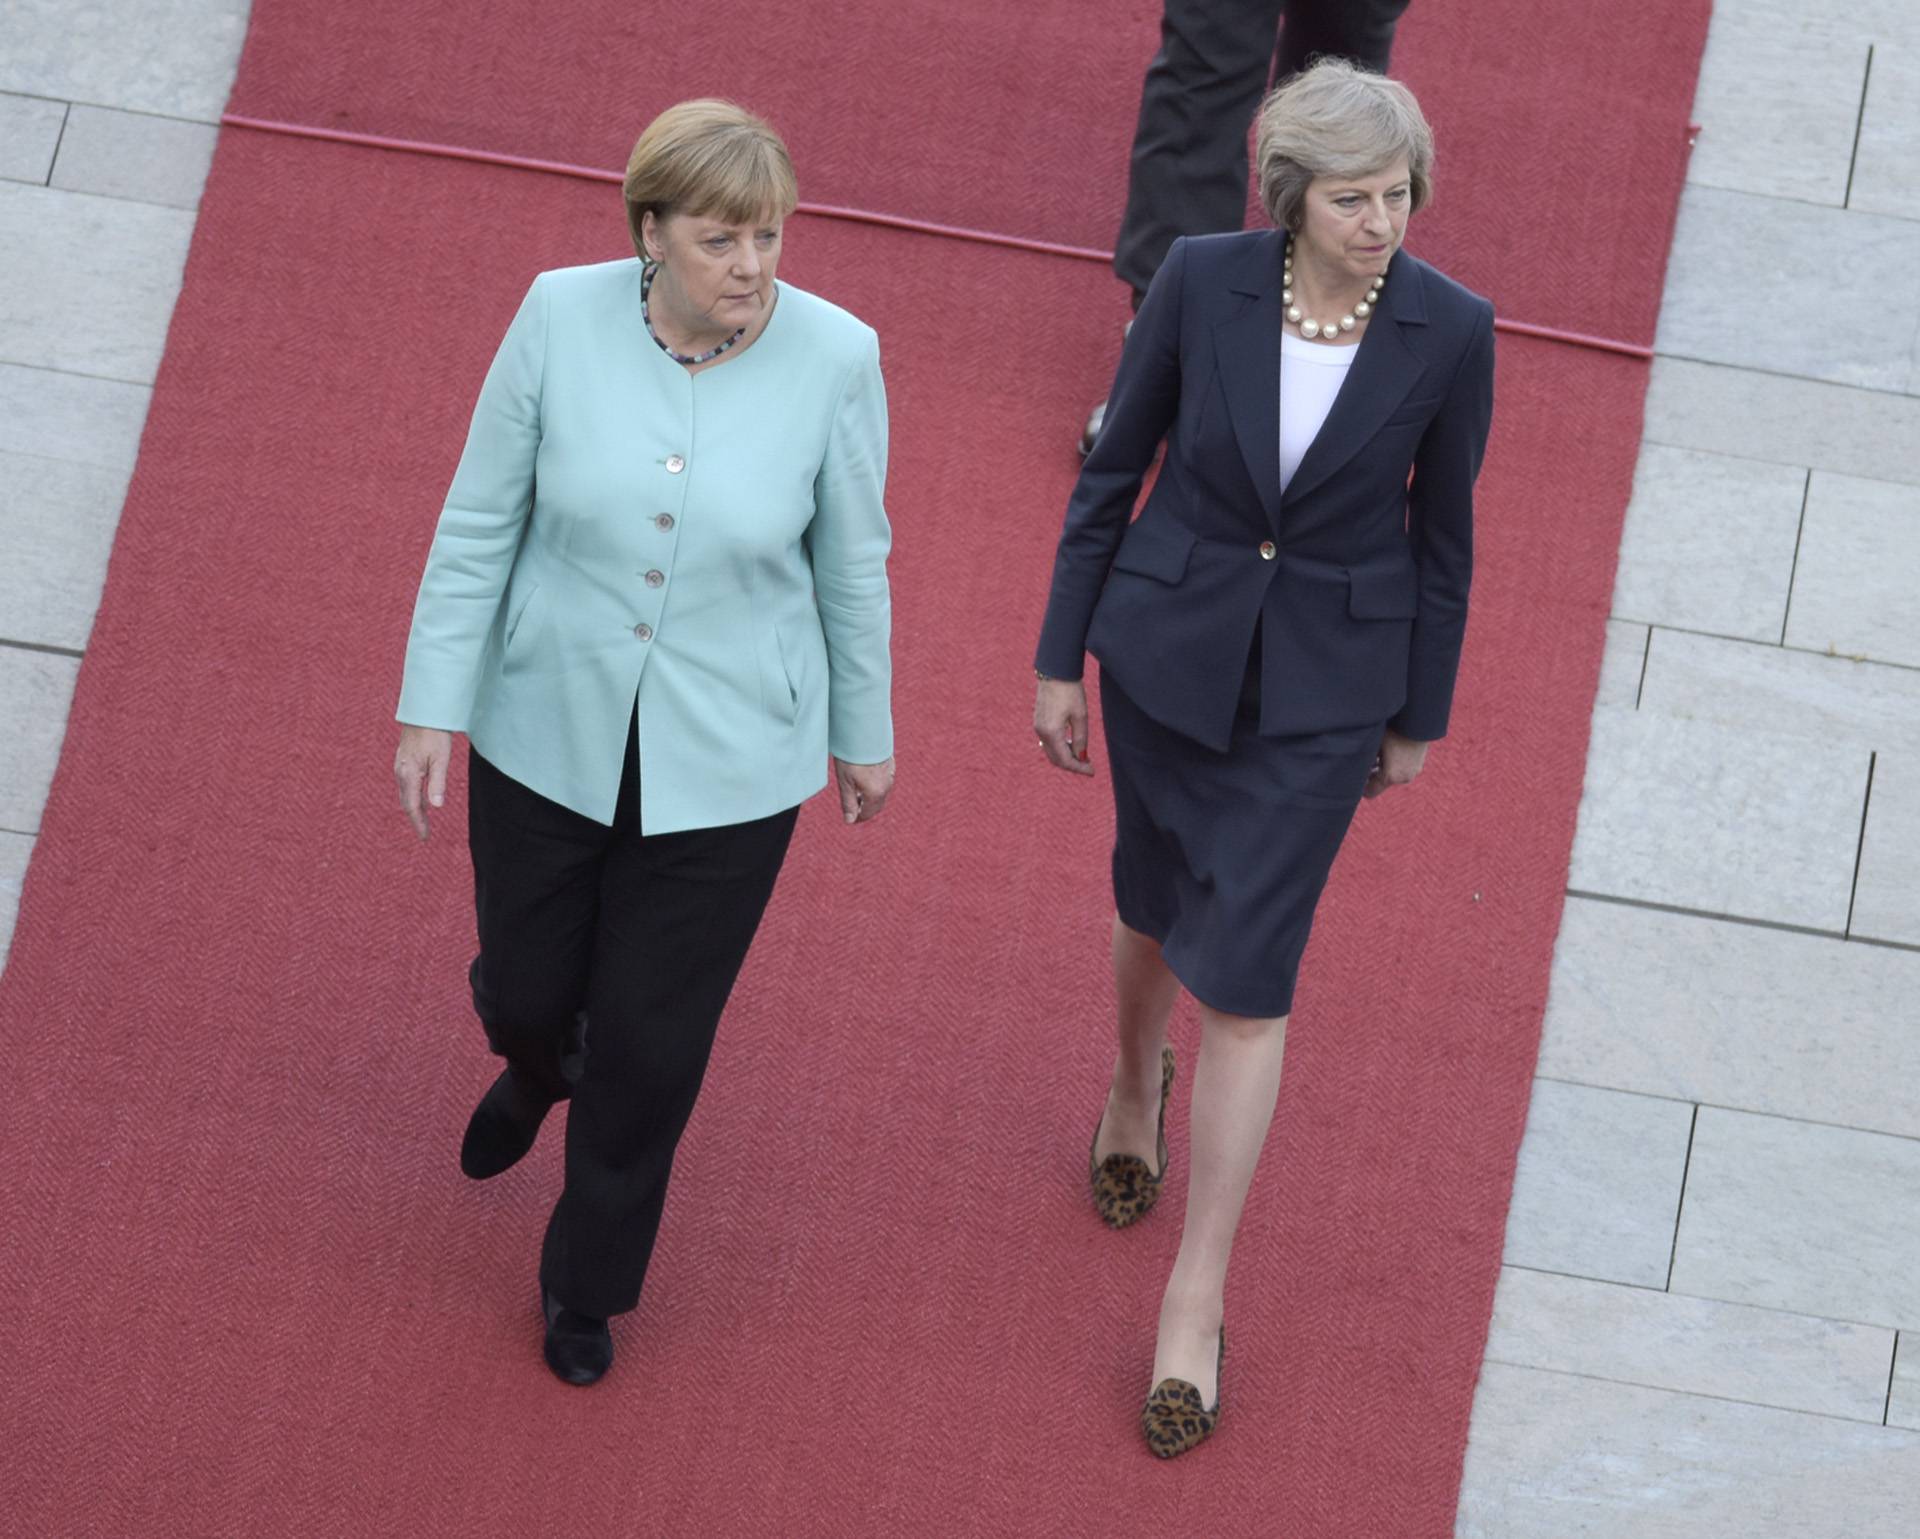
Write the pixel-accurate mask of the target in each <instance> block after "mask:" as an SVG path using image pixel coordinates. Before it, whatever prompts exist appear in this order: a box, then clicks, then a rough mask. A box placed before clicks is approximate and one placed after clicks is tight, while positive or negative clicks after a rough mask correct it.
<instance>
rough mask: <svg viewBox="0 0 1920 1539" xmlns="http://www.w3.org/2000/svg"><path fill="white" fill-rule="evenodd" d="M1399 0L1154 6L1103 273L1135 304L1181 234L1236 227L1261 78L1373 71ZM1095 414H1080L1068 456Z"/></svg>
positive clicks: (1389, 48) (1199, 0)
mask: <svg viewBox="0 0 1920 1539" xmlns="http://www.w3.org/2000/svg"><path fill="white" fill-rule="evenodd" d="M1407 3H1408V0H1164V3H1163V6H1162V10H1161V19H1160V51H1159V52H1158V53H1157V54H1155V55H1154V56H1153V62H1152V63H1151V64H1150V65H1148V66H1147V78H1146V83H1145V84H1144V86H1143V87H1142V88H1141V92H1140V119H1139V123H1138V125H1137V126H1136V127H1135V129H1134V134H1133V158H1132V161H1131V163H1130V165H1129V169H1128V176H1127V211H1126V214H1125V216H1124V217H1123V218H1122V219H1121V221H1120V238H1119V240H1118V242H1117V243H1116V244H1115V247H1114V253H1113V270H1114V272H1115V273H1116V274H1117V275H1118V276H1119V278H1120V281H1121V282H1122V283H1124V284H1126V285H1127V287H1128V288H1129V289H1130V290H1131V291H1132V295H1133V308H1134V309H1135V310H1138V309H1139V308H1140V301H1141V300H1142V298H1144V297H1145V295H1146V292H1147V287H1148V285H1149V284H1151V283H1152V282H1153V275H1154V274H1155V273H1156V272H1158V271H1159V270H1160V264H1161V262H1162V261H1164V260H1165V259H1166V255H1167V248H1168V247H1169V246H1171V245H1172V244H1173V243H1174V241H1176V240H1177V239H1179V237H1181V236H1182V235H1220V234H1224V233H1227V232H1229V231H1233V230H1237V229H1239V228H1240V226H1241V223H1242V221H1243V220H1244V219H1245V218H1246V212H1247V125H1248V124H1249V123H1250V122H1251V121H1252V120H1253V112H1254V109H1255V108H1256V107H1258V106H1259V105H1260V98H1261V97H1262V96H1263V95H1265V94H1266V91H1267V87H1268V84H1269V82H1271V83H1273V84H1275V85H1284V84H1285V83H1286V82H1287V81H1289V80H1291V79H1292V78H1293V77H1294V76H1295V75H1297V74H1298V73H1299V72H1300V71H1301V70H1303V69H1305V68H1306V67H1307V65H1308V64H1309V63H1311V62H1312V61H1313V60H1315V59H1321V58H1332V59H1346V60H1347V61H1349V62H1350V63H1353V64H1357V65H1359V66H1360V67H1361V68H1362V69H1368V70H1372V71H1373V72H1374V73H1375V74H1377V75H1384V74H1386V72H1387V67H1388V65H1389V63H1390V62H1391V61H1392V57H1393V34H1394V29H1395V27H1397V26H1398V25H1399V22H1400V16H1401V13H1402V12H1404V11H1405V10H1406V8H1407ZM1105 412H1106V402H1104V401H1102V402H1101V403H1100V404H1099V405H1098V406H1095V407H1094V409H1093V410H1092V411H1091V412H1090V413H1088V415H1087V421H1086V426H1085V427H1084V428H1083V429H1082V430H1081V433H1080V452H1081V453H1082V454H1085V453H1086V452H1087V451H1088V450H1089V449H1090V448H1092V447H1093V440H1094V439H1095V437H1097V436H1098V434H1099V432H1100V423H1101V420H1102V418H1103V417H1104V415H1105Z"/></svg>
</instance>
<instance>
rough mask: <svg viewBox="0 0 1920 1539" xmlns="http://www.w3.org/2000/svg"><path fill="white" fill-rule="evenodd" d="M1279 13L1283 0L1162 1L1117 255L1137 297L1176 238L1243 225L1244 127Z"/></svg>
mask: <svg viewBox="0 0 1920 1539" xmlns="http://www.w3.org/2000/svg"><path fill="white" fill-rule="evenodd" d="M1279 19H1280V0H1166V3H1165V6H1164V8H1163V11H1162V15H1161V21H1160V51H1159V52H1158V53H1157V54H1155V55H1154V57H1153V63H1151V64H1150V65H1148V66H1147V80H1146V85H1145V86H1144V87H1143V88H1142V90H1141V92H1140V120H1139V124H1138V126H1137V127H1136V128H1135V129H1134V135H1133V160H1132V169H1131V172H1130V174H1129V176H1128V181H1127V212H1126V217H1125V218H1124V219H1122V220H1121V222H1120V237H1119V240H1118V241H1117V242H1116V243H1115V248H1114V254H1113V270H1114V271H1115V272H1116V273H1118V274H1119V276H1120V280H1121V281H1122V282H1123V283H1127V284H1130V285H1132V287H1133V291H1134V293H1135V294H1136V295H1138V294H1144V293H1145V292H1146V291H1147V285H1148V284H1149V283H1151V282H1152V281H1153V275H1154V274H1155V273H1156V272H1158V271H1159V269H1160V263H1161V261H1162V260H1163V259H1164V258H1165V257H1166V254H1167V248H1168V247H1169V246H1171V245H1172V244H1173V242H1174V238H1175V237H1176V236H1180V235H1208V234H1218V233H1220V232H1223V231H1227V230H1237V229H1239V228H1240V226H1241V223H1242V221H1243V219H1244V218H1245V215H1246V209H1247V125H1248V124H1249V123H1250V122H1252V120H1253V110H1254V108H1255V107H1257V106H1258V105H1259V103H1260V98H1261V96H1262V95H1263V94H1264V93H1265V91H1266V89H1267V78H1268V75H1269V74H1270V72H1271V71H1272V68H1273V51H1274V34H1275V31H1276V30H1277V28H1278V26H1279Z"/></svg>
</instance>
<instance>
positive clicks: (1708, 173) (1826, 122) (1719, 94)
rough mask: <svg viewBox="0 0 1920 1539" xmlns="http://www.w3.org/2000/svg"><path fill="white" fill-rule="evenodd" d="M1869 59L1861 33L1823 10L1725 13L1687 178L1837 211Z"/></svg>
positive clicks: (1711, 41)
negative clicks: (1752, 14) (1734, 15)
mask: <svg viewBox="0 0 1920 1539" xmlns="http://www.w3.org/2000/svg"><path fill="white" fill-rule="evenodd" d="M1743 23H1744V24H1743ZM1866 60H1867V44H1866V41H1865V39H1864V38H1862V37H1861V36H1860V35H1859V33H1858V32H1857V30H1856V29H1855V28H1854V27H1852V26H1850V25H1849V24H1848V22H1847V20H1846V19H1845V18H1842V17H1837V16H1830V15H1827V14H1825V13H1823V12H1822V11H1820V10H1819V9H1818V8H1815V7H1803V8H1802V9H1800V10H1798V11H1795V12H1792V13H1785V12H1783V13H1778V14H1774V15H1769V16H1766V17H1764V18H1760V17H1747V18H1736V19H1731V20H1730V19H1728V18H1723V17H1722V16H1721V15H1719V14H1716V15H1715V18H1714V24H1713V26H1712V27H1711V28H1710V29H1709V31H1708V33H1707V51H1706V54H1705V56H1704V57H1703V58H1702V59H1701V61H1700V83H1699V86H1698V88H1697V89H1696V91H1695V93H1694V99H1693V117H1694V121H1695V122H1697V123H1699V124H1700V125H1701V128H1702V130H1703V131H1702V133H1701V135H1700V139H1699V142H1698V143H1697V144H1695V145H1694V148H1693V155H1692V158H1691V159H1690V161H1689V162H1688V166H1687V180H1688V181H1689V182H1694V183H1698V184H1699V185H1701V186H1706V187H1722V188H1730V189H1734V190H1737V191H1740V192H1754V193H1765V194H1771V195H1772V196H1775V197H1785V198H1803V199H1806V200H1808V201H1810V202H1814V203H1828V204H1831V205H1833V206H1834V207H1835V208H1838V207H1839V206H1840V203H1841V200H1842V199H1843V198H1844V197H1845V195H1846V189H1847V167H1848V164H1849V162H1850V161H1851V159H1852V156H1853V129H1854V120H1855V118H1856V116H1857V112H1858V106H1859V101H1860V83H1861V79H1862V75H1863V72H1864V69H1865V66H1866Z"/></svg>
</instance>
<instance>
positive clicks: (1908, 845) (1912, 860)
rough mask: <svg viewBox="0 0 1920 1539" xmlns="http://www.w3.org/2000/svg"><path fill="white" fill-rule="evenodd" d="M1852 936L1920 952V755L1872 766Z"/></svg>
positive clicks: (1910, 1016)
mask: <svg viewBox="0 0 1920 1539" xmlns="http://www.w3.org/2000/svg"><path fill="white" fill-rule="evenodd" d="M1852 933H1853V934H1855V935H1858V936H1862V937H1865V938H1869V939H1873V940H1883V941H1896V942H1899V943H1900V944H1902V945H1907V946H1920V753H1916V752H1911V751H1908V752H1903V753H1886V754H1881V755H1880V756H1879V758H1878V759H1877V760H1875V762H1874V766H1873V791H1872V794H1871V796H1870V797H1869V799H1868V804H1867V827H1866V833H1865V835H1864V836H1863V837H1862V839H1861V841H1860V879H1859V881H1858V882H1857V883H1856V884H1855V887H1854V896H1853V926H1852ZM1901 1015H1902V1016H1903V1017H1904V1018H1905V1019H1906V1021H1907V1022H1908V1025H1909V1027H1910V1028H1911V1027H1912V1025H1913V1023H1914V1022H1915V1021H1916V1020H1920V993H1915V994H1913V995H1910V996H1909V997H1908V999H1907V1001H1906V1003H1905V1007H1904V1008H1903V1009H1902V1011H1901ZM1915 1035H1917V1036H1920V1031H1916V1032H1915ZM1916 1219H1920V1214H1917V1215H1916ZM1914 1323H1915V1325H1917V1326H1920V1320H1916V1321H1915V1322H1914Z"/></svg>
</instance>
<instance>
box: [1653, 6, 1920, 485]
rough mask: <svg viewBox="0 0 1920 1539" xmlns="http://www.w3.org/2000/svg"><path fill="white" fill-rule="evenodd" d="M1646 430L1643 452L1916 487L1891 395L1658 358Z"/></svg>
mask: <svg viewBox="0 0 1920 1539" xmlns="http://www.w3.org/2000/svg"><path fill="white" fill-rule="evenodd" d="M1915 9H1916V10H1920V6H1917V7H1915ZM1911 259H1912V253H1911V251H1909V253H1908V260H1909V261H1911ZM1914 265H1915V267H1916V270H1920V263H1916V264H1914ZM1760 329H1761V328H1760V327H1759V326H1758V325H1757V324H1756V332H1758V331H1759V330H1760ZM1769 334H1771V330H1769ZM1645 431H1646V442H1648V443H1660V444H1673V445H1675V446H1677V447H1679V448H1684V449H1706V450H1710V451H1712V452H1713V453H1716V454H1737V455H1741V456H1744V457H1746V458H1748V459H1756V460H1772V461H1773V462H1775V463H1776V464H1782V465H1799V466H1802V467H1806V466H1811V467H1812V468H1813V469H1815V470H1833V471H1838V472H1840V473H1841V474H1843V475H1856V476H1871V477H1874V478H1876V479H1878V480H1882V481H1904V482H1905V483H1907V484H1908V485H1909V486H1914V485H1920V399H1916V398H1914V397H1913V396H1909V395H1903V394H1899V393H1896V392H1889V391H1883V390H1859V389H1855V388H1852V387H1851V386H1846V385H1833V384H1828V383H1825V382H1824V381H1821V380H1815V379H1794V378H1792V377H1790V376H1788V375H1785V374H1773V373H1767V372H1765V371H1763V370H1758V369H1734V368H1724V367H1719V366H1716V365H1713V364H1706V363H1697V362H1694V361H1692V360H1690V359H1685V358H1656V359H1655V360H1654V364H1653V372H1652V373H1651V375H1650V376H1649V377H1648V384H1647V410H1646V430H1645Z"/></svg>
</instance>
